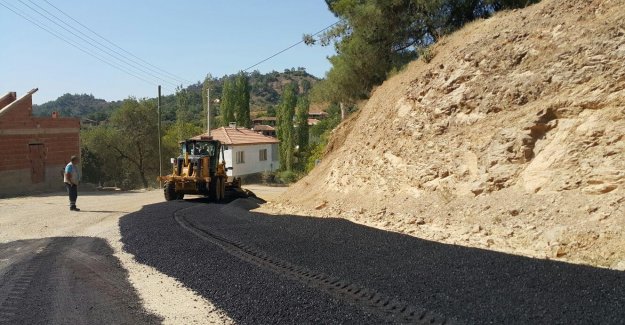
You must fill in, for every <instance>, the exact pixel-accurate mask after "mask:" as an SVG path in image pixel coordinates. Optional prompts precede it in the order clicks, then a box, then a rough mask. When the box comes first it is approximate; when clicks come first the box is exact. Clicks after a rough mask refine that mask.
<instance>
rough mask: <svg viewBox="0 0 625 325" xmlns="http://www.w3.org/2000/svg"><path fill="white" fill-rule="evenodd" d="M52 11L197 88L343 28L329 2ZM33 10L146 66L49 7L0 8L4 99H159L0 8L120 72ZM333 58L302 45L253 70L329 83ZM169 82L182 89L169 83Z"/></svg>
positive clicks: (151, 88)
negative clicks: (291, 71)
mask: <svg viewBox="0 0 625 325" xmlns="http://www.w3.org/2000/svg"><path fill="white" fill-rule="evenodd" d="M31 1H32V2H31ZM48 2H50V3H51V4H53V5H54V6H56V7H58V8H59V9H61V10H63V11H64V12H65V13H67V14H69V15H70V16H72V17H73V18H75V19H76V20H78V21H79V22H81V23H83V24H84V25H86V26H87V27H89V28H91V29H92V30H94V31H96V32H97V33H99V34H100V35H102V36H104V37H105V38H107V39H108V40H110V41H113V42H114V43H115V44H117V45H119V46H120V47H121V48H123V49H124V50H127V51H129V52H131V53H133V54H135V55H136V56H137V57H139V58H141V59H143V60H145V61H147V62H149V63H151V64H153V65H154V66H156V67H158V68H161V69H163V70H166V71H168V72H170V73H173V74H175V75H177V76H179V77H182V78H183V79H186V80H188V81H191V82H192V83H195V82H197V81H201V80H203V79H204V77H205V76H206V75H207V74H209V73H210V74H212V75H213V76H217V77H220V76H223V75H225V74H233V73H237V72H238V71H240V70H242V69H245V68H247V67H249V66H251V65H253V64H255V63H257V62H259V61H261V60H263V59H265V58H267V57H269V56H271V55H273V54H275V53H276V52H278V51H280V50H283V49H285V48H287V47H288V46H290V45H293V44H294V43H296V42H298V41H300V40H301V39H302V35H303V34H304V33H315V32H317V31H319V30H321V29H323V28H325V27H327V26H329V25H331V24H332V23H334V22H335V21H336V18H335V17H334V16H333V15H332V14H331V13H330V12H329V11H328V9H327V6H326V4H325V1H323V0H297V1H293V0H272V1H261V0H239V1H226V0H222V1H215V0H209V1H200V0H193V1H191V0H188V1H171V0H150V1H148V0H132V1H128V0H109V1H79V0H48ZM33 3H36V4H38V5H39V6H41V7H42V8H45V9H46V10H48V11H49V12H50V13H52V14H54V15H56V16H57V17H59V18H62V19H63V20H64V21H66V22H67V23H70V24H71V25H72V26H75V27H76V28H79V29H80V30H81V31H83V32H84V33H85V34H87V35H89V36H91V37H92V38H94V39H97V40H99V41H101V42H102V43H103V44H106V45H107V46H109V47H110V48H112V49H115V50H116V51H117V52H119V53H121V54H125V55H126V56H127V57H129V58H131V59H133V60H135V61H138V62H141V61H139V60H137V59H135V58H133V57H131V56H129V55H127V54H126V53H124V52H122V51H121V50H119V49H116V48H115V47H113V46H112V45H110V44H107V43H106V42H105V41H102V40H101V39H98V38H97V36H95V35H93V34H90V33H89V32H88V31H87V30H85V29H84V28H82V27H81V26H80V25H78V24H76V23H74V22H72V21H71V20H70V19H69V18H67V17H66V16H64V15H63V14H62V13H60V12H58V11H57V10H56V9H55V8H53V7H51V6H50V5H48V4H47V3H46V2H45V1H43V0H0V44H2V50H1V51H0V95H2V94H5V93H6V92H8V91H17V93H18V96H21V95H22V94H24V93H25V92H26V91H28V90H30V89H32V88H39V92H37V93H36V94H35V96H34V97H33V101H34V102H35V103H44V102H47V101H49V100H53V99H56V98H57V97H59V96H61V95H62V94H64V93H71V94H74V93H79V94H80V93H87V94H93V95H94V96H95V97H97V98H104V99H106V100H118V99H124V98H127V97H128V96H135V97H138V98H143V97H155V96H156V86H155V85H152V84H150V83H146V82H145V81H142V80H139V79H137V78H135V77H133V76H130V75H128V74H126V73H123V72H121V71H119V70H117V69H115V68H113V67H111V66H109V65H107V64H105V63H103V62H101V61H99V60H97V59H95V58H93V57H91V56H89V55H87V54H85V53H83V52H81V51H80V50H78V49H76V48H74V47H72V46H71V45H68V44H67V43H65V42H63V41H61V40H59V39H57V38H55V37H54V36H52V35H50V34H48V33H46V32H45V31H43V30H41V29H39V28H38V27H37V26H35V25H34V24H32V23H31V22H29V21H27V20H25V19H23V18H22V17H20V16H18V15H16V14H14V13H13V12H11V11H9V10H8V9H7V8H5V7H3V6H2V4H4V5H6V6H9V7H12V8H17V10H19V11H20V12H22V13H25V14H27V15H28V16H30V17H33V18H35V19H36V20H38V21H40V22H42V23H43V24H45V25H46V26H50V29H54V30H56V31H58V34H62V35H64V36H65V37H66V38H68V39H71V40H74V41H76V42H77V43H79V44H81V45H82V46H83V47H84V48H88V49H89V51H91V52H93V53H98V55H99V56H101V57H103V58H106V60H108V61H110V62H112V63H115V64H116V65H118V66H123V64H122V63H120V62H119V61H117V60H115V59H113V58H111V57H109V56H107V55H105V54H102V53H101V52H99V51H97V50H94V49H93V48H91V47H89V46H88V45H85V43H84V42H83V41H81V40H80V39H79V38H77V37H76V36H73V35H72V34H70V33H69V32H67V31H65V30H63V29H62V28H60V27H58V26H57V25H55V24H53V23H52V22H50V21H49V20H46V19H45V18H43V17H42V16H41V15H39V14H37V13H36V12H35V11H33V10H32V9H30V8H28V7H27V6H26V5H25V4H27V5H29V6H30V7H32V8H34V9H37V10H38V11H40V12H42V13H44V14H46V16H48V17H50V18H51V19H54V18H53V17H51V16H49V15H48V14H47V13H45V12H44V11H43V10H42V9H40V8H38V7H36V6H35V5H34V4H33ZM59 24H61V25H62V26H64V27H66V28H68V29H70V28H69V27H67V26H65V25H63V24H62V23H60V22H59ZM72 31H73V30H72ZM74 33H76V34H77V35H79V36H81V37H83V38H85V39H87V40H88V38H87V37H85V36H83V35H81V34H80V33H78V32H76V31H74ZM333 53H334V49H333V47H332V46H330V47H320V46H313V47H309V46H306V45H304V44H300V45H298V46H296V47H294V48H293V49H291V50H289V51H286V52H285V53H283V54H281V55H279V56H277V57H275V58H273V59H271V60H269V61H267V62H265V63H263V64H261V65H259V66H257V67H256V68H254V69H252V70H259V71H260V72H262V73H265V72H270V71H272V70H276V71H283V70H284V69H287V68H292V67H296V68H297V67H304V68H306V70H307V71H308V72H309V73H311V74H313V75H315V76H318V77H323V76H324V74H325V72H327V70H328V69H329V68H330V64H329V62H328V60H327V56H329V55H332V54H333ZM141 63H142V64H144V65H145V63H143V62H141ZM142 69H143V70H147V69H146V68H145V67H144V68H142ZM152 69H154V68H152ZM126 70H130V68H126ZM147 71H148V72H150V73H152V74H157V73H155V72H154V71H149V70H147ZM157 72H158V70H157ZM135 74H137V75H139V74H141V75H142V76H143V78H144V79H148V80H149V81H150V82H152V83H154V84H162V85H163V87H164V89H163V93H164V94H169V93H172V91H173V90H174V88H175V87H174V86H173V85H170V84H167V83H165V82H164V81H158V80H156V79H155V78H154V77H152V76H149V75H145V74H143V73H141V72H135ZM163 78H164V77H163ZM167 80H168V81H169V82H172V83H175V84H179V83H180V82H176V81H175V80H172V78H169V79H167ZM184 85H185V86H186V85H188V82H184Z"/></svg>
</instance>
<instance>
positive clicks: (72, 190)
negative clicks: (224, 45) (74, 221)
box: [65, 183, 78, 210]
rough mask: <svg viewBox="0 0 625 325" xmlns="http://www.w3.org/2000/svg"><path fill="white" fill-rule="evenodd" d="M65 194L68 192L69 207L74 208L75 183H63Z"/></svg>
mask: <svg viewBox="0 0 625 325" xmlns="http://www.w3.org/2000/svg"><path fill="white" fill-rule="evenodd" d="M65 188H66V189H67V194H69V208H70V209H71V210H74V209H76V199H77V198H78V186H77V185H76V184H70V183H65Z"/></svg>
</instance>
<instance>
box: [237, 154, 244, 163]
mask: <svg viewBox="0 0 625 325" xmlns="http://www.w3.org/2000/svg"><path fill="white" fill-rule="evenodd" d="M236 159H237V160H236V161H237V164H245V151H237V158H236Z"/></svg>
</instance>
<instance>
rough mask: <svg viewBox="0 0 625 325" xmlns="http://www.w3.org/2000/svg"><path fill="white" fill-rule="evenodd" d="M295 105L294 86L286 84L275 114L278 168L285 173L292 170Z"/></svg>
mask: <svg viewBox="0 0 625 325" xmlns="http://www.w3.org/2000/svg"><path fill="white" fill-rule="evenodd" d="M296 105H297V92H296V89H295V85H294V84H292V83H291V84H288V85H287V86H286V88H285V89H284V92H283V93H282V98H281V100H280V104H279V105H278V112H277V133H278V140H280V168H281V169H283V170H287V171H292V170H293V149H294V148H295V135H294V128H293V116H294V115H295V106H296Z"/></svg>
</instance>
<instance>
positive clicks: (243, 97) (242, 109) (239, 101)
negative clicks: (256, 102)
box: [234, 72, 252, 128]
mask: <svg viewBox="0 0 625 325" xmlns="http://www.w3.org/2000/svg"><path fill="white" fill-rule="evenodd" d="M234 88H235V94H236V95H235V97H236V103H235V108H234V110H235V116H236V122H237V125H240V126H242V127H246V128H249V127H251V126H252V119H251V117H250V83H249V80H248V78H247V75H246V74H245V73H243V72H241V73H239V74H238V75H237V77H236V79H235V81H234Z"/></svg>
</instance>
